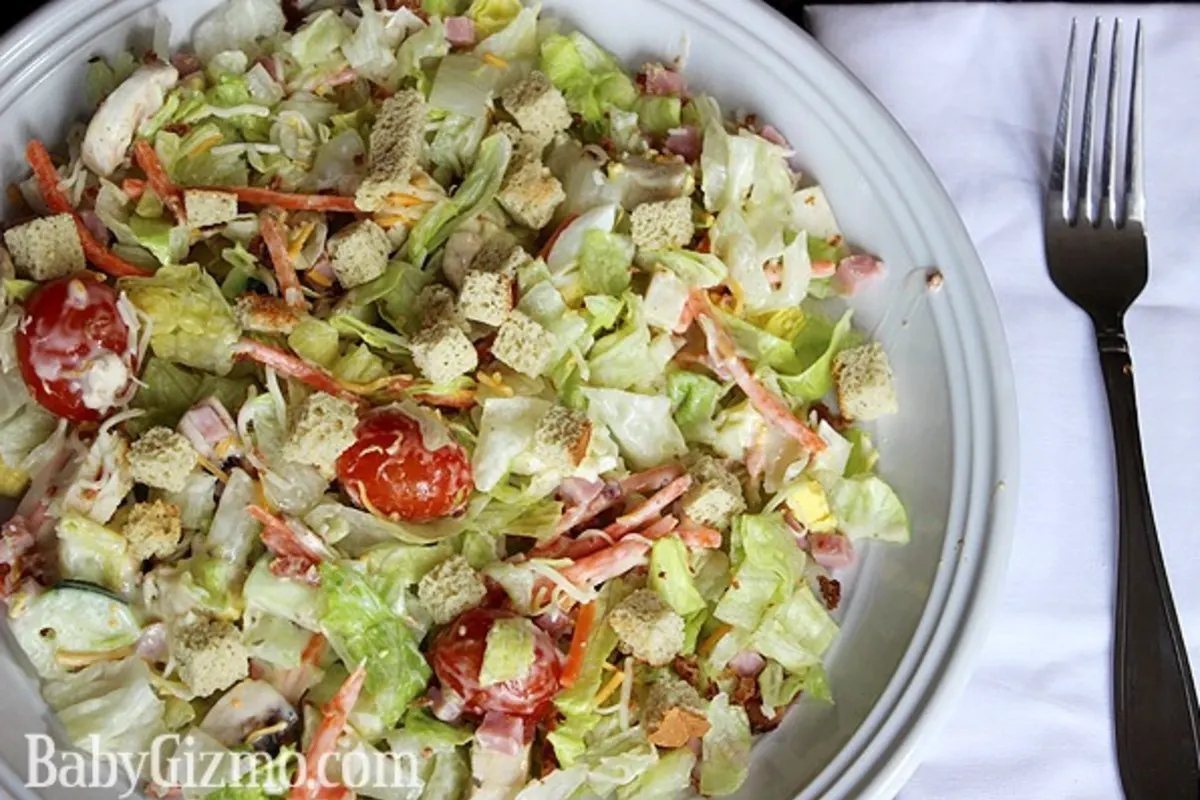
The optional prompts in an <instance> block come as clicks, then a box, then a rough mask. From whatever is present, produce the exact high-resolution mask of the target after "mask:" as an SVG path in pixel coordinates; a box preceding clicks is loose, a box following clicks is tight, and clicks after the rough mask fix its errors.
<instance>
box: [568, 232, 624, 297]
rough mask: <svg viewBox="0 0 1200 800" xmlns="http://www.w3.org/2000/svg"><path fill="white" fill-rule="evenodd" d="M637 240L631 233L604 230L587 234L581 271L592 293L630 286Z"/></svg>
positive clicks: (581, 258) (617, 293) (580, 258)
mask: <svg viewBox="0 0 1200 800" xmlns="http://www.w3.org/2000/svg"><path fill="white" fill-rule="evenodd" d="M632 260H633V243H632V242H631V241H630V240H629V237H627V236H623V235H621V234H618V233H607V232H605V231H602V230H590V231H587V232H586V233H585V234H584V235H583V247H582V249H580V251H579V271H580V273H581V275H582V277H583V288H584V290H585V291H586V292H587V293H588V294H608V295H619V294H620V293H621V292H623V291H625V290H626V289H627V288H629V281H630V269H629V267H630V262H631V261H632Z"/></svg>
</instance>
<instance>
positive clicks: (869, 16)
mask: <svg viewBox="0 0 1200 800" xmlns="http://www.w3.org/2000/svg"><path fill="white" fill-rule="evenodd" d="M1095 14H1100V15H1102V16H1104V17H1105V18H1106V19H1111V18H1112V17H1113V16H1114V15H1119V16H1121V17H1122V18H1123V20H1124V22H1125V23H1126V32H1127V33H1128V34H1131V33H1132V26H1131V25H1129V24H1128V23H1130V22H1131V21H1132V19H1133V18H1134V17H1135V16H1137V15H1140V16H1141V17H1142V19H1143V20H1144V23H1145V25H1146V36H1147V44H1148V49H1147V54H1146V72H1147V79H1148V83H1147V86H1146V90H1147V91H1146V126H1147V140H1148V144H1147V148H1148V149H1147V153H1146V166H1147V186H1148V230H1149V235H1150V260H1151V280H1150V285H1149V287H1148V289H1147V290H1146V292H1145V293H1144V294H1143V295H1142V298H1141V300H1140V301H1139V303H1138V304H1137V306H1136V307H1135V308H1134V309H1133V310H1132V312H1131V313H1130V314H1129V316H1128V320H1127V327H1128V332H1129V341H1130V345H1131V349H1132V352H1133V358H1134V363H1135V365H1136V368H1137V388H1138V391H1139V392H1140V396H1139V402H1140V411H1141V421H1142V433H1143V438H1144V443H1145V450H1146V460H1147V467H1148V471H1149V477H1150V486H1151V491H1152V494H1153V497H1154V503H1155V511H1156V514H1157V521H1158V529H1159V537H1160V540H1161V542H1162V548H1163V552H1164V555H1165V558H1166V561H1167V567H1168V571H1169V573H1170V576H1171V586H1172V589H1173V591H1174V593H1175V602H1176V607H1177V609H1178V612H1179V616H1180V618H1181V620H1182V624H1183V627H1184V633H1185V636H1186V637H1187V640H1188V642H1189V644H1190V647H1189V657H1190V659H1191V662H1192V664H1193V665H1194V666H1195V667H1197V668H1200V580H1198V578H1200V525H1198V524H1197V521H1198V520H1200V485H1198V481H1197V478H1198V477H1200V469H1198V468H1197V463H1198V460H1200V415H1198V414H1197V411H1198V410H1200V358H1198V357H1197V352H1198V351H1200V257H1198V252H1200V136H1198V135H1197V133H1198V132H1200V58H1197V55H1196V54H1197V51H1198V49H1200V8H1195V9H1188V8H1177V7H1176V8H1172V7H1148V8H1138V9H1132V8H1128V7H1125V8H1121V7H1110V6H1104V7H1100V6H1096V7H1087V6H1072V7H1066V6H1026V5H974V4H972V5H932V6H931V5H911V6H860V7H849V8H834V7H828V8H816V9H813V10H812V22H813V30H814V32H815V34H816V35H817V38H818V39H819V40H820V41H821V42H822V43H823V44H824V45H825V46H826V47H827V48H828V49H829V50H830V51H832V52H833V53H834V55H835V56H837V57H838V58H839V59H841V60H842V61H843V62H844V63H845V64H846V65H847V66H848V67H849V68H850V69H851V70H852V71H853V72H854V73H855V74H857V75H858V77H859V78H860V79H861V80H862V81H863V82H864V83H865V84H866V85H867V86H868V88H870V89H871V91H873V92H874V93H875V94H876V95H877V96H878V97H879V98H880V100H882V101H883V104H884V105H885V106H887V107H888V109H890V111H891V112H892V114H893V115H895V116H896V118H897V119H898V120H899V121H900V123H901V125H903V126H904V127H905V129H907V131H908V133H909V134H910V135H911V136H912V138H913V139H914V140H915V141H916V143H917V145H918V146H919V147H920V148H921V150H922V151H923V152H924V153H925V156H926V157H927V158H928V159H929V161H930V162H931V163H932V164H933V167H934V169H935V170H936V171H937V173H938V175H939V176H940V178H941V180H942V182H943V183H944V184H945V186H946V188H947V189H948V190H949V192H950V195H951V197H952V198H953V200H954V203H955V205H956V206H957V208H958V210H959V213H960V214H961V215H962V217H963V219H964V220H965V221H966V224H967V228H968V230H969V231H970V233H971V236H972V238H973V239H974V242H975V245H976V247H977V248H978V249H979V253H980V255H981V256H982V257H983V261H984V264H985V265H986V268H987V272H988V276H989V278H990V279H991V283H992V286H993V288H994V290H995V292H996V295H997V298H998V300H999V304H1000V311H1001V314H1002V315H1003V319H1004V323H1005V328H1006V331H1007V335H1008V342H1009V346H1010V348H1011V351H1012V357H1013V363H1014V368H1015V371H1016V381H1017V393H1018V400H1019V406H1020V408H1019V415H1020V425H1021V431H1020V435H1021V471H1022V478H1021V483H1020V495H1019V506H1020V510H1019V513H1018V516H1017V530H1016V537H1015V545H1014V549H1013V553H1012V560H1011V566H1010V568H1009V575H1008V581H1007V587H1006V591H1005V592H1004V595H1003V599H1002V601H1001V605H1000V607H999V609H998V611H997V613H996V615H995V617H994V621H993V624H992V626H991V630H990V634H989V635H988V637H987V644H986V646H985V647H984V649H983V652H982V653H981V654H980V656H979V660H978V662H977V666H976V669H975V672H974V675H973V678H972V680H971V683H970V685H969V688H968V689H967V691H966V693H965V694H964V696H963V697H962V699H961V702H960V703H959V705H958V708H957V710H956V711H955V713H954V714H953V716H952V718H951V720H950V722H949V723H948V724H947V726H946V727H945V728H944V729H943V730H941V731H940V732H938V733H937V734H935V735H934V736H933V737H931V740H930V741H929V742H928V743H927V745H926V748H925V755H924V759H923V764H922V766H921V767H920V768H919V770H918V771H917V773H916V775H915V777H914V778H913V780H912V782H911V783H910V784H909V785H908V786H907V787H906V788H905V789H904V790H903V792H902V793H901V795H900V797H901V798H904V800H926V799H927V798H929V799H932V798H947V800H988V799H989V798H997V800H1000V799H1001V798H1003V800H1013V799H1014V798H1020V799H1021V800H1030V799H1031V798H1054V800H1071V799H1072V798H1087V800H1093V799H1095V798H1109V797H1119V796H1120V784H1119V781H1118V777H1117V772H1116V761H1115V754H1114V749H1113V744H1112V733H1111V723H1110V717H1111V709H1112V701H1111V696H1110V694H1111V690H1110V676H1111V667H1110V661H1111V655H1110V650H1111V641H1112V619H1113V613H1112V608H1113V593H1114V590H1113V587H1114V564H1115V560H1116V559H1115V541H1116V539H1115V531H1116V527H1115V526H1116V522H1115V492H1114V482H1113V474H1112V461H1111V449H1110V448H1111V445H1110V435H1109V423H1108V416H1107V408H1106V406H1105V400H1104V394H1103V387H1102V385H1101V383H1100V378H1099V373H1098V371H1097V366H1096V355H1095V348H1094V346H1093V342H1092V336H1091V329H1090V326H1089V324H1088V322H1087V320H1086V319H1085V317H1084V316H1083V314H1082V313H1080V312H1079V311H1077V310H1076V309H1075V307H1074V306H1072V305H1071V304H1070V303H1068V302H1067V301H1066V300H1065V299H1063V298H1062V297H1061V296H1060V295H1059V294H1058V293H1057V292H1056V290H1055V289H1054V287H1053V285H1052V284H1051V283H1050V280H1049V278H1048V277H1047V275H1046V269H1045V263H1044V259H1043V254H1042V242H1041V238H1040V237H1041V233H1040V230H1041V226H1040V222H1039V220H1040V214H1041V197H1042V192H1043V188H1042V187H1043V185H1044V184H1045V179H1046V171H1047V165H1048V161H1049V155H1048V154H1049V148H1050V141H1051V136H1052V131H1053V125H1054V120H1055V114H1056V110H1057V104H1058V92H1059V85H1060V81H1061V77H1062V65H1063V63H1064V62H1063V58H1064V51H1065V48H1066V42H1067V31H1068V26H1069V23H1070V19H1071V17H1072V15H1077V16H1079V17H1080V22H1081V28H1080V33H1081V34H1084V35H1083V36H1081V42H1080V44H1081V45H1082V46H1086V42H1087V37H1086V34H1089V33H1090V25H1091V20H1092V18H1093V16H1094V15H1095ZM1106 35H1107V34H1106ZM1102 41H1107V40H1106V39H1102ZM1130 41H1131V38H1130V39H1129V40H1127V47H1126V50H1125V54H1126V55H1125V57H1126V59H1128V57H1129V53H1130V49H1129V46H1128V44H1129V42H1130ZM1126 63H1127V64H1128V60H1127V61H1126Z"/></svg>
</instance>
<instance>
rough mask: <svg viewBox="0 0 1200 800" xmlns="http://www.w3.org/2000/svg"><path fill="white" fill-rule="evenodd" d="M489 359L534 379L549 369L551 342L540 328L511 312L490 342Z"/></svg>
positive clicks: (547, 334) (528, 319)
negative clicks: (493, 359)
mask: <svg viewBox="0 0 1200 800" xmlns="http://www.w3.org/2000/svg"><path fill="white" fill-rule="evenodd" d="M492 355H494V356H495V357H496V358H497V359H498V360H499V361H500V363H502V364H504V365H506V366H509V367H511V368H513V369H515V370H516V371H517V372H520V373H521V374H523V375H528V376H529V377H531V378H536V377H537V376H539V375H541V374H542V372H544V371H545V369H546V367H548V366H550V359H551V357H552V356H553V355H554V339H553V338H552V337H551V336H550V332H549V331H547V330H546V329H545V328H543V327H542V326H541V325H539V324H538V323H536V322H534V321H533V320H531V319H530V318H529V317H527V316H525V315H524V314H522V313H521V312H520V311H514V312H512V313H511V314H509V315H508V319H506V320H504V324H503V325H501V326H500V332H499V333H497V334H496V339H495V341H493V342H492Z"/></svg>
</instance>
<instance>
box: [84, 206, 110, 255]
mask: <svg viewBox="0 0 1200 800" xmlns="http://www.w3.org/2000/svg"><path fill="white" fill-rule="evenodd" d="M79 219H80V221H82V222H83V225H84V227H85V228H87V229H88V231H89V232H91V234H92V236H94V237H96V241H98V242H99V243H100V244H102V245H104V246H105V247H108V240H109V239H110V238H111V235H110V234H109V232H108V228H106V227H104V221H103V220H102V219H100V215H99V214H97V213H96V212H95V211H91V210H84V211H80V212H79Z"/></svg>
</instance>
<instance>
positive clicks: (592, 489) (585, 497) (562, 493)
mask: <svg viewBox="0 0 1200 800" xmlns="http://www.w3.org/2000/svg"><path fill="white" fill-rule="evenodd" d="M602 491H604V481H589V480H587V479H585V478H567V479H566V480H564V481H563V482H562V483H561V484H559V486H558V497H559V499H560V500H563V501H565V502H568V503H571V504H573V505H587V504H588V503H590V502H592V501H593V500H595V499H596V497H598V496H599V494H600V493H601V492H602Z"/></svg>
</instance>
